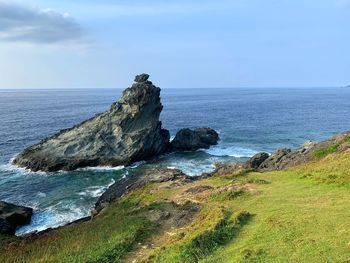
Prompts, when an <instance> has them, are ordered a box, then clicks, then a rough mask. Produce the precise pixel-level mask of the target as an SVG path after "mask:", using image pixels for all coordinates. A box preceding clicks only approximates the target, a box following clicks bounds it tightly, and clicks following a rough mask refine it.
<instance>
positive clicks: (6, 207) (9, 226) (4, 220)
mask: <svg viewBox="0 0 350 263" xmlns="http://www.w3.org/2000/svg"><path fill="white" fill-rule="evenodd" d="M32 214H33V209H32V208H28V207H24V206H17V205H13V204H9V203H6V202H2V201H0V234H7V235H14V234H15V232H16V228H17V227H18V226H23V225H26V224H29V223H30V220H31V217H32Z"/></svg>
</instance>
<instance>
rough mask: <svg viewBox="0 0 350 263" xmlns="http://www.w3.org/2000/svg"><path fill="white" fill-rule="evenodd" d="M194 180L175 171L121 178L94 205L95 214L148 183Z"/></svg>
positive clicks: (158, 170)
mask: <svg viewBox="0 0 350 263" xmlns="http://www.w3.org/2000/svg"><path fill="white" fill-rule="evenodd" d="M192 180H195V178H191V177H189V176H187V175H185V174H184V173H183V172H182V171H180V170H177V169H150V170H145V171H144V172H143V173H139V174H135V175H131V176H129V177H126V178H122V179H120V180H118V181H116V182H115V183H114V184H113V185H111V186H110V187H109V188H108V189H107V190H106V192H104V194H103V195H102V196H101V197H100V198H99V199H98V201H97V202H96V204H95V211H94V212H95V213H98V212H100V211H101V210H102V209H103V208H104V207H106V206H107V205H108V204H109V203H110V202H113V201H116V200H118V199H119V198H121V197H122V196H124V195H125V194H128V193H130V192H132V191H134V190H136V189H138V188H141V187H143V186H145V185H146V184H148V183H163V182H168V181H172V182H176V183H186V182H190V181H192Z"/></svg>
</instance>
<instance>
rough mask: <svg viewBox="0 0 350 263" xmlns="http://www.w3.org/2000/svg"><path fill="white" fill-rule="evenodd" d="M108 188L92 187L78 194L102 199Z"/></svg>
mask: <svg viewBox="0 0 350 263" xmlns="http://www.w3.org/2000/svg"><path fill="white" fill-rule="evenodd" d="M107 187H108V186H90V187H88V188H86V189H85V190H84V191H81V192H79V193H78V195H81V196H90V197H100V196H101V195H102V194H103V193H104V191H105V190H106V189H107Z"/></svg>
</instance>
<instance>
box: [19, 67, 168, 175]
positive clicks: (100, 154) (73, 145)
mask: <svg viewBox="0 0 350 263" xmlns="http://www.w3.org/2000/svg"><path fill="white" fill-rule="evenodd" d="M148 78H149V75H147V74H141V75H138V76H136V77H135V82H136V83H134V84H133V85H132V86H131V87H130V88H127V89H126V90H124V92H123V95H122V97H121V99H120V100H119V101H118V102H115V103H113V104H112V106H111V108H110V109H109V110H108V111H106V112H104V113H101V114H98V115H96V116H95V117H93V118H91V119H89V120H86V121H84V122H82V123H80V124H79V125H76V126H74V127H73V128H70V129H66V130H63V131H61V132H59V133H58V134H56V135H54V136H52V137H49V138H47V139H45V140H43V141H41V142H40V143H38V144H36V145H33V146H31V147H29V148H27V149H25V150H24V151H23V152H22V153H20V154H19V155H18V156H17V157H16V158H15V160H14V164H16V165H19V166H21V167H26V168H29V169H31V170H33V171H38V170H41V171H57V170H74V169H77V168H80V167H87V166H118V165H129V164H131V163H132V162H136V161H140V160H147V159H149V158H151V157H153V156H156V155H159V154H162V153H164V152H166V151H167V150H168V146H169V139H170V135H169V131H168V130H165V129H162V125H161V122H160V121H159V115H160V113H161V111H162V108H163V106H162V104H161V101H160V88H158V87H156V86H154V85H153V84H152V82H151V81H148Z"/></svg>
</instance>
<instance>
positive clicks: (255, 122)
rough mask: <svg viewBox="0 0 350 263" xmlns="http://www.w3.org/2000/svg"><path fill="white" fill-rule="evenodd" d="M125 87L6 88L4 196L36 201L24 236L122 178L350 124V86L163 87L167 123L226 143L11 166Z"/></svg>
mask: <svg viewBox="0 0 350 263" xmlns="http://www.w3.org/2000/svg"><path fill="white" fill-rule="evenodd" d="M121 92H122V90H117V89H113V90H112V89H109V90H105V89H95V90H0V120H1V121H0V200H5V201H8V202H13V203H16V204H22V205H27V206H31V207H34V209H35V213H34V217H33V220H32V223H31V224H30V225H29V226H25V227H22V228H20V229H18V231H17V234H19V235H21V234H24V233H28V232H31V231H34V230H44V229H46V228H48V227H56V226H59V225H62V224H65V223H68V222H71V221H73V220H75V219H78V218H81V217H84V216H87V215H89V213H90V210H91V208H92V206H93V204H94V203H95V202H96V200H97V198H98V197H99V196H100V195H101V194H102V193H103V191H104V190H105V189H106V188H107V187H108V185H110V184H111V183H113V182H114V181H115V180H117V179H118V178H121V177H123V176H128V175H129V174H131V173H135V172H137V171H139V170H140V169H145V168H147V167H176V168H180V169H182V170H183V171H184V172H186V173H188V174H190V175H199V174H201V173H202V172H207V171H211V170H212V169H213V164H214V163H215V162H237V161H243V160H245V159H246V158H247V157H249V156H251V155H253V154H254V153H256V152H258V151H267V152H272V151H274V150H275V149H277V148H280V147H291V148H295V147H297V146H298V145H300V144H302V143H303V142H304V141H306V140H322V139H325V138H328V137H329V136H331V135H333V134H336V133H339V132H342V131H345V130H350V118H349V116H350V89H346V88H232V89H223V88H213V89H164V90H162V94H161V95H162V103H163V105H164V110H163V112H162V115H161V119H162V122H163V126H164V127H165V128H167V129H169V130H170V131H171V134H172V135H175V133H176V131H177V130H179V129H180V128H183V127H190V128H195V127H203V126H208V127H212V128H214V129H216V130H218V131H219V132H220V137H221V141H220V143H219V145H217V146H214V147H213V148H211V149H210V150H207V151H197V152H186V153H181V154H180V153H175V154H170V155H167V156H162V157H160V158H158V159H156V160H153V161H152V162H148V163H138V164H135V165H133V166H131V167H126V168H122V167H118V168H115V169H105V168H91V169H84V170H80V171H74V172H59V173H31V172H29V171H26V170H24V169H18V168H16V167H14V166H12V165H10V160H11V158H13V157H14V156H15V154H17V153H19V152H20V151H22V150H23V149H24V148H25V147H27V146H30V145H32V144H33V143H37V142H38V141H39V140H41V139H43V138H45V137H46V136H49V135H52V134H54V133H56V132H57V131H59V130H61V129H64V128H68V127H70V126H72V125H74V124H77V123H79V122H81V121H83V120H85V119H87V118H89V117H91V116H94V115H95V114H96V113H98V112H102V111H105V110H106V109H108V108H109V106H110V104H111V103H112V102H114V101H116V100H117V99H118V98H119V96H120V94H121Z"/></svg>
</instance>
